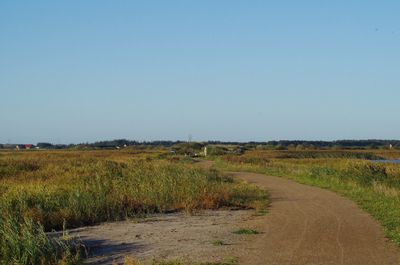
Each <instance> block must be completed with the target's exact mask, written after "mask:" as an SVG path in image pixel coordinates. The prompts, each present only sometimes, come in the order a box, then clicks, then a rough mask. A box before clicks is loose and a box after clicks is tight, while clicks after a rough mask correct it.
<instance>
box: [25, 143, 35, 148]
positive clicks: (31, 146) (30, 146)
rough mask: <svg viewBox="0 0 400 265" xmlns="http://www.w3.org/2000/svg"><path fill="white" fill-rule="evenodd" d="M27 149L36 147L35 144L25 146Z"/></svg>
mask: <svg viewBox="0 0 400 265" xmlns="http://www.w3.org/2000/svg"><path fill="white" fill-rule="evenodd" d="M24 147H25V149H31V148H33V147H34V145H33V144H24Z"/></svg>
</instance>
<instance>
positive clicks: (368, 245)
mask: <svg viewBox="0 0 400 265" xmlns="http://www.w3.org/2000/svg"><path fill="white" fill-rule="evenodd" d="M233 175H234V176H235V177H238V178H242V179H245V180H248V181H249V182H253V183H256V184H257V185H260V186H261V187H264V188H266V189H267V190H268V192H269V193H270V196H271V207H270V210H269V213H268V214H267V216H266V218H265V219H263V220H262V221H260V220H258V221H255V222H258V223H257V224H256V225H257V227H258V229H260V230H261V231H263V232H264V233H263V234H262V235H261V236H259V237H257V238H255V240H254V241H253V242H252V243H251V244H250V245H247V246H246V248H245V249H243V250H242V251H240V252H239V253H238V254H239V256H240V260H241V261H242V262H241V264H251V265H257V264H260V265H261V264H263V265H264V264H279V265H284V264H293V265H300V264H304V265H305V264H308V265H310V264H324V265H325V264H349V265H356V264H360V265H367V264H377V265H386V264H400V251H399V248H398V247H396V246H395V245H394V244H393V243H392V242H390V241H388V240H387V239H386V238H385V237H384V234H383V232H382V229H381V227H380V226H379V224H378V223H377V222H376V221H375V220H373V219H372V217H370V216H369V215H368V214H367V213H364V212H363V211H362V210H360V209H359V208H358V207H357V205H356V204H355V203H354V202H352V201H350V200H349V199H346V198H343V197H341V196H339V195H337V194H335V193H333V192H330V191H327V190H323V189H320V188H316V187H310V186H306V185H301V184H298V183H296V182H293V181H291V180H287V179H284V178H278V177H270V176H265V175H261V174H252V173H243V172H241V173H233Z"/></svg>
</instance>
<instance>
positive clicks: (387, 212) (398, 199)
mask: <svg viewBox="0 0 400 265" xmlns="http://www.w3.org/2000/svg"><path fill="white" fill-rule="evenodd" d="M377 157H379V158H387V159H393V158H400V152H399V151H389V150H388V151H384V150H371V151H365V150H362V151H354V150H352V151H348V150H342V151H340V150H339V151H337V150H335V151H329V150H324V151H318V150H314V151H266V150H252V151H248V152H246V153H245V154H243V155H240V156H237V155H226V156H220V157H214V159H215V167H216V168H218V169H221V170H228V171H229V170H230V171H249V172H258V173H264V174H267V175H273V176H281V177H286V178H291V179H293V180H295V181H297V182H300V183H304V184H308V185H313V186H318V187H322V188H326V189H330V190H333V191H336V192H338V193H340V194H342V195H344V196H347V197H349V198H351V199H352V200H354V201H355V202H357V203H358V204H359V205H360V207H362V208H363V209H364V210H366V211H367V212H369V213H370V214H371V215H372V216H373V217H374V218H375V219H377V220H378V221H379V222H380V223H381V224H382V226H383V227H384V229H385V233H386V235H387V236H388V237H389V238H391V239H392V240H394V241H395V242H396V243H397V244H398V245H400V164H391V163H376V162H372V161H369V160H368V159H375V158H377Z"/></svg>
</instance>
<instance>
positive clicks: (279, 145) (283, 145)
mask: <svg viewBox="0 0 400 265" xmlns="http://www.w3.org/2000/svg"><path fill="white" fill-rule="evenodd" d="M185 143H187V142H186V141H164V140H160V141H132V140H126V139H115V140H109V141H98V142H94V143H80V144H52V143H46V142H40V143H37V144H36V147H38V148H40V149H70V148H74V149H84V148H92V149H115V148H116V147H119V148H123V147H128V146H144V147H146V146H149V147H176V146H179V145H182V144H185ZM201 145H202V146H205V145H237V146H241V147H243V148H245V149H251V148H256V147H262V148H271V149H278V150H279V149H282V150H284V149H288V148H298V149H310V148H317V149H320V148H344V149H346V148H348V149H357V148H364V149H367V148H387V147H389V146H392V147H393V148H400V140H337V141H302V140H293V141H292V140H280V141H267V142H256V141H250V142H232V141H230V142H224V141H204V142H201ZM16 146H17V144H0V148H3V149H4V148H6V149H12V148H15V147H16ZM190 148H193V146H191V147H190ZM197 148H199V147H197ZM197 148H194V149H197Z"/></svg>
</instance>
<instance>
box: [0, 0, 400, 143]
mask: <svg viewBox="0 0 400 265" xmlns="http://www.w3.org/2000/svg"><path fill="white" fill-rule="evenodd" d="M399 14H400V1H390V0H386V1H378V0H376V1H365V0H364V1H361V0H358V1H357V0H352V1H348V0H346V1H345V0H342V1H339V0H338V1H319V0H318V1H317V0H315V1H307V0H305V1H297V0H296V1H295V0H293V1H277V0H276V1H266V0H265V1H220V0H219V1H203V0H202V1H147V0H146V1H99V0H92V1H90V0H85V1H40V0H35V1H15V0H10V1H8V0H2V1H0V143H5V142H7V141H10V142H13V143H17V142H18V143H21V142H23V143H36V142H38V141H50V142H54V143H70V142H86V141H90V142H91V141H96V140H104V139H115V138H128V139H132V140H155V139H170V140H176V139H182V140H184V139H187V137H188V134H189V133H190V134H192V135H193V139H194V140H234V141H236V140H238V141H248V140H257V141H263V140H274V139H315V140H317V139H322V140H331V139H360V138H363V139H365V138H385V139H387V138H390V139H393V138H396V139H399V138H400V122H399V114H400V16H399Z"/></svg>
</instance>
